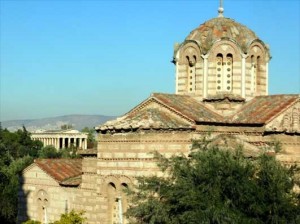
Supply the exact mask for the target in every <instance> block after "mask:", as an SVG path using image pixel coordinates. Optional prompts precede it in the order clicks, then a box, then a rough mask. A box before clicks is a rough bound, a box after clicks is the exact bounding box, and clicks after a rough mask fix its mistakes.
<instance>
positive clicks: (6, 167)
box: [0, 125, 42, 223]
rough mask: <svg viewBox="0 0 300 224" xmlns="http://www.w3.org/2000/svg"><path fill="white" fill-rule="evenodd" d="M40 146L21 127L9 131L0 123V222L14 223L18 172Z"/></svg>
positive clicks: (31, 159) (32, 157) (34, 156)
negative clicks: (14, 130) (15, 130)
mask: <svg viewBox="0 0 300 224" xmlns="http://www.w3.org/2000/svg"><path fill="white" fill-rule="evenodd" d="M41 148H42V143H41V142H40V141H33V140H31V138H30V133H29V132H28V131H27V130H26V128H25V127H23V129H21V130H18V131H17V132H10V131H8V130H7V129H3V128H2V127H1V125H0V222H1V223H15V220H16V216H17V201H18V187H19V182H18V174H20V172H21V171H22V170H23V169H24V168H25V167H26V166H28V165H29V164H31V163H32V162H33V159H34V158H36V156H37V154H38V152H39V150H40V149H41Z"/></svg>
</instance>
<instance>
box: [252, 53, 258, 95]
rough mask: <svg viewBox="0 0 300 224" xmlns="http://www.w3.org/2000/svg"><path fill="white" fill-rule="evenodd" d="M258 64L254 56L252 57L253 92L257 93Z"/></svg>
mask: <svg viewBox="0 0 300 224" xmlns="http://www.w3.org/2000/svg"><path fill="white" fill-rule="evenodd" d="M256 76H257V64H256V58H255V57H254V55H251V92H252V93H254V92H255V91H256V79H257V77H256Z"/></svg>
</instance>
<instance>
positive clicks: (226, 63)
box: [216, 53, 233, 92]
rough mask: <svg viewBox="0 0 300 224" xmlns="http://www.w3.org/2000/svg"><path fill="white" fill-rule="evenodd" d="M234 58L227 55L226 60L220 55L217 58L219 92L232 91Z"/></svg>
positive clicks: (217, 88)
mask: <svg viewBox="0 0 300 224" xmlns="http://www.w3.org/2000/svg"><path fill="white" fill-rule="evenodd" d="M232 64H233V56H232V54H227V55H226V57H225V58H224V56H223V54H221V53H218V54H217V56H216V81H217V83H216V90H217V91H218V92H231V91H232V74H233V73H232V70H233V69H232V68H233V65H232Z"/></svg>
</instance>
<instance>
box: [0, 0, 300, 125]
mask: <svg viewBox="0 0 300 224" xmlns="http://www.w3.org/2000/svg"><path fill="white" fill-rule="evenodd" d="M218 4H219V1H217V0H208V1H204V0H201V1H179V0H178V1H146V0H144V1H142V0H140V1H138V0H137V1H100V0H94V1H79V0H77V1H76V0H65V1H63V0H56V1H50V0H49V1H45V0H34V1H29V0H23V1H21V0H19V1H9V0H0V6H1V8H0V9H1V12H0V56H1V58H0V87H1V88H0V120H1V121H5V120H12V119H33V118H43V117H51V116H59V115H67V114H102V115H122V114H124V113H126V112H127V111H128V110H130V109H131V108H132V107H134V106H136V105H137V104H138V103H140V102H141V101H143V100H144V99H146V98H147V97H149V95H150V94H151V93H152V92H165V93H174V92H175V67H174V65H173V64H172V63H170V61H171V59H172V54H173V46H174V43H175V42H182V41H183V40H184V39H185V37H186V36H187V35H188V34H189V32H190V31H191V30H193V29H195V28H196V27H198V26H199V25H200V24H202V23H203V22H205V21H206V20H209V19H211V18H213V17H216V16H217V8H218ZM224 8H225V12H224V15H225V16H226V17H229V18H233V19H235V20H236V21H238V22H240V23H242V24H244V25H246V26H248V27H249V28H250V29H252V30H253V31H254V32H255V33H256V34H257V35H258V36H259V37H260V39H261V40H263V41H264V42H265V43H267V44H269V45H270V48H271V54H272V57H273V58H272V60H271V62H270V67H269V72H270V73H269V74H270V80H269V92H270V94H287V93H300V63H299V62H300V31H299V27H300V24H299V23H300V22H299V21H300V18H299V17H300V15H299V14H300V1H298V0H282V1H280V0H276V1H273V0H269V1H266V0H255V1H254V0H249V1H247V0H243V1H238V0H225V1H224Z"/></svg>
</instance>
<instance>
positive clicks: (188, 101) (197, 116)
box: [152, 93, 223, 122]
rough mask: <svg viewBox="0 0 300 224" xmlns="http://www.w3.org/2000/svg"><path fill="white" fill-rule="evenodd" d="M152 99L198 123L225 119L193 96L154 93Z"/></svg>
mask: <svg viewBox="0 0 300 224" xmlns="http://www.w3.org/2000/svg"><path fill="white" fill-rule="evenodd" d="M152 97H154V98H155V99H157V100H159V101H160V102H162V103H163V104H165V105H168V107H170V108H171V109H173V110H175V111H177V112H179V113H181V114H182V115H184V116H186V117H188V118H189V119H192V120H194V121H196V122H220V121H222V119H223V117H222V116H221V115H219V114H217V113H215V112H213V111H211V110H210V109H208V108H207V107H205V105H204V104H203V103H201V102H199V101H197V100H195V99H194V98H193V97H191V96H185V95H176V94H163V93H153V94H152Z"/></svg>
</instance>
